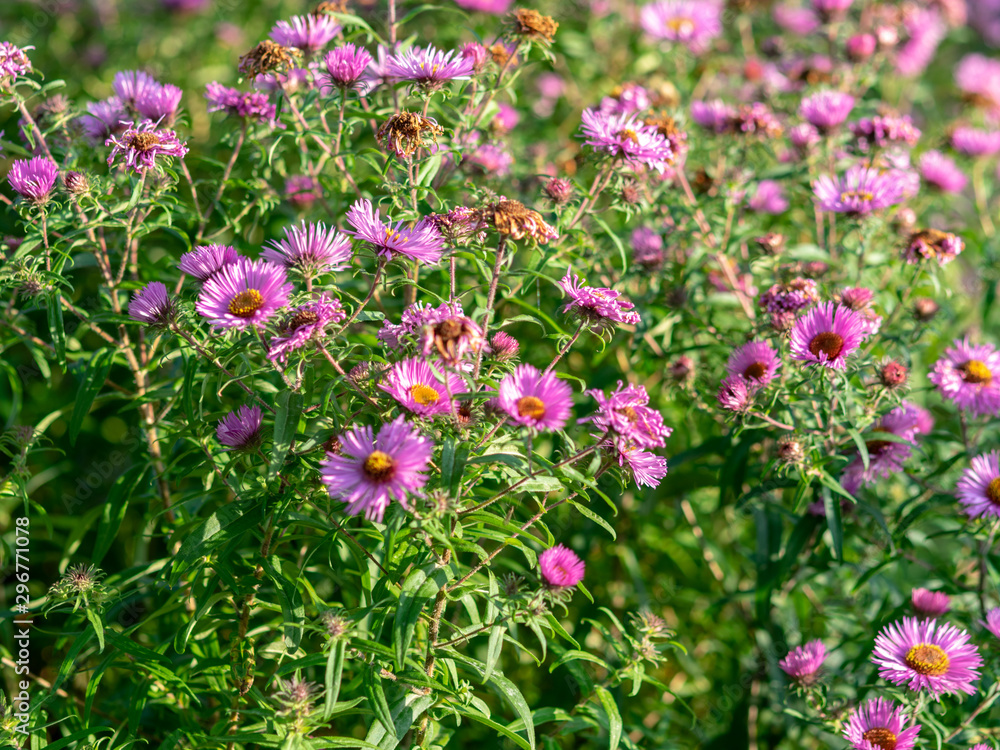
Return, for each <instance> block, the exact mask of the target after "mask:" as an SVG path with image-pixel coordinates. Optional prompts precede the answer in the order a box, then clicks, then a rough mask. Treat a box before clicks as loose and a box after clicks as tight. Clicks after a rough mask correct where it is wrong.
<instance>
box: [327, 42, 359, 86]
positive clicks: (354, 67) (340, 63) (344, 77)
mask: <svg viewBox="0 0 1000 750" xmlns="http://www.w3.org/2000/svg"><path fill="white" fill-rule="evenodd" d="M371 61H372V56H371V55H370V54H368V51H367V50H366V49H365V48H364V47H357V46H355V45H353V44H351V43H347V44H345V45H343V46H342V47H337V48H336V49H334V50H331V51H330V52H327V53H326V57H325V58H323V67H324V70H321V71H320V73H319V76H318V78H319V82H320V83H321V84H325V85H326V86H329V87H331V88H337V89H341V90H346V89H351V88H356V86H357V84H358V81H359V80H360V79H361V76H362V75H364V72H365V71H366V70H367V69H368V65H369V64H370V63H371Z"/></svg>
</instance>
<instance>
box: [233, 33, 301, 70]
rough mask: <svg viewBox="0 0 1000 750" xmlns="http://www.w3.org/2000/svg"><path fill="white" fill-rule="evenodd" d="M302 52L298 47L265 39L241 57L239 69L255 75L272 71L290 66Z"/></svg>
mask: <svg viewBox="0 0 1000 750" xmlns="http://www.w3.org/2000/svg"><path fill="white" fill-rule="evenodd" d="M301 54H302V53H301V52H299V51H298V50H297V49H294V48H291V47H282V46H281V45H280V44H277V43H275V42H272V41H271V40H270V39H265V40H264V41H263V42H261V43H260V44H258V45H257V46H256V47H254V48H253V49H252V50H250V51H249V52H247V53H246V54H245V55H243V56H242V57H241V58H240V65H239V71H240V73H243V74H244V75H246V76H250V77H253V76H259V75H264V74H265V73H270V72H271V71H272V70H281V69H283V68H290V67H292V65H293V64H294V62H295V59H294V58H295V57H298V56H300V55H301Z"/></svg>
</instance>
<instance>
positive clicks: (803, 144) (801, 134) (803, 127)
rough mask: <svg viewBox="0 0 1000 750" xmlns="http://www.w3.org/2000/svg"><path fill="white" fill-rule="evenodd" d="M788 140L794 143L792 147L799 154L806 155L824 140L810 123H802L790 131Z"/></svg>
mask: <svg viewBox="0 0 1000 750" xmlns="http://www.w3.org/2000/svg"><path fill="white" fill-rule="evenodd" d="M788 140H790V141H791V142H792V145H793V146H794V147H795V148H796V149H797V150H798V151H799V152H801V153H804V152H806V151H808V150H809V148H810V147H812V146H815V145H816V144H817V143H819V142H820V141H821V140H822V139H821V138H820V135H819V131H818V130H816V128H815V127H814V126H812V125H810V124H809V123H808V122H800V123H799V124H798V125H795V126H794V127H792V129H791V130H789V131H788Z"/></svg>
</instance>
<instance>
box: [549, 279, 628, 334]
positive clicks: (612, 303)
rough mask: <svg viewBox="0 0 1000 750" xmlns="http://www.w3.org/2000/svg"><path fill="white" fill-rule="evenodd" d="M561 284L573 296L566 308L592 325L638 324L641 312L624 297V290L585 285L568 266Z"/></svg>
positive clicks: (565, 310) (604, 326)
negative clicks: (635, 309) (617, 290)
mask: <svg viewBox="0 0 1000 750" xmlns="http://www.w3.org/2000/svg"><path fill="white" fill-rule="evenodd" d="M559 287H560V288H561V289H562V290H563V291H564V292H565V293H566V294H567V295H568V296H569V298H570V301H569V302H567V303H566V306H565V307H563V312H564V313H567V312H570V311H572V312H574V313H575V314H576V315H578V316H580V318H581V319H583V320H585V321H588V322H589V323H590V324H591V325H593V326H596V327H603V328H611V327H613V326H614V325H615V324H616V323H624V324H627V325H637V324H638V323H639V321H640V318H639V313H637V312H634V311H633V308H634V307H635V305H634V304H632V303H631V302H629V301H628V300H626V299H625V298H624V297H622V293H621V292H616V291H615V290H614V289H607V288H605V287H591V286H585V285H584V283H583V281H582V280H581V279H580V277H579V276H577V275H575V274H571V273H570V270H569V269H568V268H567V269H566V275H565V276H563V277H562V280H561V281H560V282H559Z"/></svg>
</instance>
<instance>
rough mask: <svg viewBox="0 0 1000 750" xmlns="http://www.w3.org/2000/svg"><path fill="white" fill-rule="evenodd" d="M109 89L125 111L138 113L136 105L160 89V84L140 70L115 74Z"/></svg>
mask: <svg viewBox="0 0 1000 750" xmlns="http://www.w3.org/2000/svg"><path fill="white" fill-rule="evenodd" d="M111 88H112V89H114V92H115V96H117V97H118V99H119V101H121V103H122V105H123V106H124V107H125V108H126V109H130V110H133V111H136V112H137V111H138V109H139V108H138V103H139V101H140V100H142V99H144V98H145V97H147V96H148V95H150V94H151V93H154V92H156V91H157V90H159V88H160V83H159V82H158V81H157V80H156V79H155V78H153V76H151V75H149V73H146V72H144V71H141V70H122V71H119V72H118V73H115V77H114V79H113V80H112V81H111Z"/></svg>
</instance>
